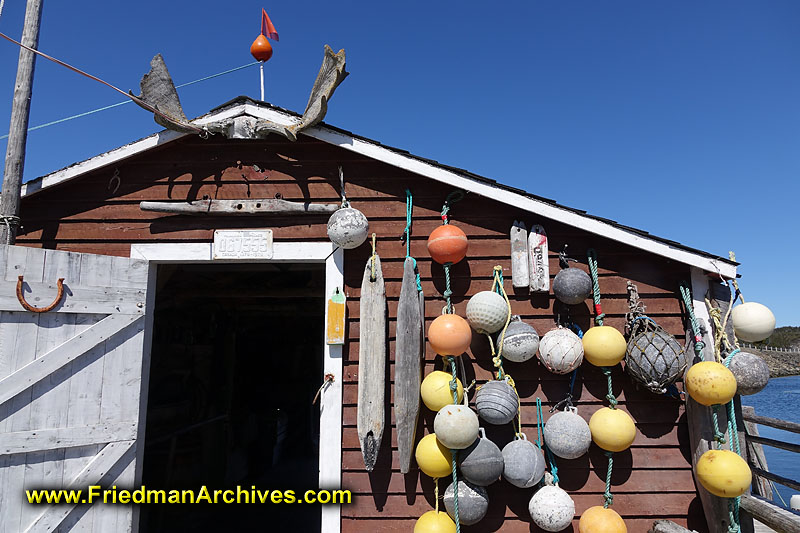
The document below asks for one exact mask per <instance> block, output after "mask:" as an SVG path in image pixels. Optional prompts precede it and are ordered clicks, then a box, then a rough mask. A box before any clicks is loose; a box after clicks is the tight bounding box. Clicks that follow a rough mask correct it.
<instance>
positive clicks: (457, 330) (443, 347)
mask: <svg viewBox="0 0 800 533" xmlns="http://www.w3.org/2000/svg"><path fill="white" fill-rule="evenodd" d="M428 342H430V343H431V347H432V348H433V351H435V352H436V353H437V354H439V355H461V354H462V353H464V352H466V351H467V348H469V345H470V343H471V342H472V329H471V328H470V327H469V323H468V322H467V321H466V320H464V319H463V318H461V317H460V316H458V315H447V314H446V315H440V316H438V317H436V319H435V320H434V321H433V322H432V323H431V326H430V327H429V328H428Z"/></svg>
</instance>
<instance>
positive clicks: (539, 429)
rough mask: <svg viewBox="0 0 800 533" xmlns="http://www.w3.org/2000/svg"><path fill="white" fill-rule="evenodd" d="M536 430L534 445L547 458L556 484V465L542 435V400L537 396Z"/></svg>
mask: <svg viewBox="0 0 800 533" xmlns="http://www.w3.org/2000/svg"><path fill="white" fill-rule="evenodd" d="M551 412H552V411H551ZM536 430H537V434H538V437H537V439H536V446H537V447H538V448H539V449H540V450H542V451H543V452H544V455H545V457H546V458H547V462H548V464H549V465H550V474H551V475H552V476H553V485H558V467H557V466H556V459H555V456H554V455H553V452H552V451H550V448H549V447H548V446H547V443H546V442H545V441H544V436H543V435H542V431H543V430H544V414H543V413H542V400H541V399H539V398H538V397H537V398H536Z"/></svg>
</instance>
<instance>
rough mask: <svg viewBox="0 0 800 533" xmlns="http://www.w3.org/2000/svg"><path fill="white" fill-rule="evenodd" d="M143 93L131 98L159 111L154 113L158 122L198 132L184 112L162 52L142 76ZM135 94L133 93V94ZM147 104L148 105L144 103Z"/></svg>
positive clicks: (172, 127) (137, 102) (182, 130)
mask: <svg viewBox="0 0 800 533" xmlns="http://www.w3.org/2000/svg"><path fill="white" fill-rule="evenodd" d="M139 86H140V87H141V90H142V94H140V95H139V96H138V98H136V97H134V98H131V99H132V100H133V101H134V102H135V103H136V104H137V105H139V106H140V107H142V108H144V109H147V110H148V111H152V110H151V109H150V108H149V107H148V106H151V107H153V108H155V109H157V110H158V111H159V113H156V114H154V115H153V118H154V119H155V121H156V123H158V124H159V125H161V126H164V127H165V128H167V129H169V130H175V131H180V132H182V133H197V131H198V128H197V127H195V126H192V125H191V124H190V123H189V119H188V118H186V115H185V114H184V113H183V108H182V107H181V101H180V98H178V91H177V90H175V84H174V83H172V77H171V76H170V75H169V71H168V70H167V65H166V63H164V58H163V57H161V54H156V56H155V57H154V58H153V60H152V61H150V71H149V72H148V73H147V74H145V75H144V76H142V81H141V82H140V83H139ZM131 96H133V94H131ZM143 103H144V104H146V105H143Z"/></svg>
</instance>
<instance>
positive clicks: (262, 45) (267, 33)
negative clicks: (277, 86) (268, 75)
mask: <svg viewBox="0 0 800 533" xmlns="http://www.w3.org/2000/svg"><path fill="white" fill-rule="evenodd" d="M268 39H272V40H275V41H280V39H279V38H278V31H277V30H276V29H275V26H273V25H272V21H271V20H270V19H269V15H267V12H266V11H265V10H264V9H263V8H262V9H261V33H260V34H259V36H258V37H256V40H255V41H253V44H251V45H250V55H252V56H253V57H254V58H255V60H256V61H260V62H261V64H260V65H259V71H260V73H261V100H262V101H263V100H264V63H265V62H267V61H269V60H270V58H272V45H271V44H269V40H268Z"/></svg>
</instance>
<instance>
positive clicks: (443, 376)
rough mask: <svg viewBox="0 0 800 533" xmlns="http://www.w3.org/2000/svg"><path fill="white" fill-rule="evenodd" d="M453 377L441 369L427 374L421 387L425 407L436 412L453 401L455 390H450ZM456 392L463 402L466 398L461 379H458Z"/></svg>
mask: <svg viewBox="0 0 800 533" xmlns="http://www.w3.org/2000/svg"><path fill="white" fill-rule="evenodd" d="M452 379H453V376H451V375H450V374H448V373H447V372H442V371H441V370H434V371H433V372H431V373H430V374H428V375H427V376H425V379H423V380H422V386H421V388H420V393H421V394H422V401H423V402H424V403H425V407H427V408H428V409H430V410H431V411H433V412H434V413H438V412H439V409H441V408H442V407H444V406H445V405H450V404H452V403H453V391H451V390H450V382H451V381H452ZM456 392H457V393H458V401H459V402H461V400H462V399H463V398H464V387H463V385H461V380H459V379H456Z"/></svg>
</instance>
